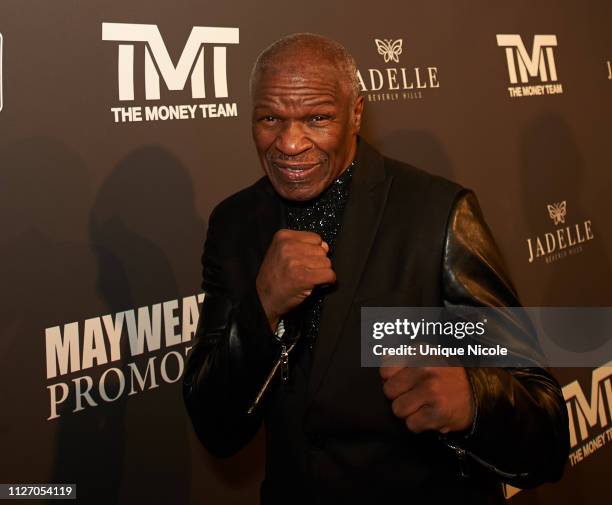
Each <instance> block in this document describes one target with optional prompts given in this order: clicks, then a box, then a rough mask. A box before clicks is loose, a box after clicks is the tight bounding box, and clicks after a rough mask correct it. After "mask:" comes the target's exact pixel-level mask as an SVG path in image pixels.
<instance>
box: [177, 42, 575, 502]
mask: <svg viewBox="0 0 612 505" xmlns="http://www.w3.org/2000/svg"><path fill="white" fill-rule="evenodd" d="M251 94H252V99H253V138H254V140H255V145H256V148H257V152H258V155H259V159H260V162H261V165H262V167H263V169H264V172H265V177H263V178H261V179H260V180H258V181H257V182H256V183H255V184H254V185H253V186H250V187H248V188H246V189H244V190H242V191H240V192H239V193H237V194H235V195H233V196H231V197H229V198H228V199H226V200H225V201H223V202H222V203H220V204H219V205H218V206H217V207H216V208H215V210H214V211H213V213H212V214H211V216H210V221H209V229H208V235H207V239H206V243H205V247H204V256H203V265H204V279H203V289H204V291H205V292H206V298H205V301H204V304H203V307H202V314H201V319H200V327H199V331H198V336H197V341H196V343H195V345H194V348H193V350H192V352H191V355H190V358H189V362H188V366H187V370H186V373H185V378H184V397H185V402H186V405H187V408H188V411H189V414H190V416H191V418H192V420H193V425H194V428H195V431H196V433H197V435H198V437H199V438H200V440H201V441H202V443H203V444H204V446H205V447H206V448H207V449H208V450H209V451H210V452H211V453H212V454H214V455H217V456H219V457H225V456H230V455H232V454H234V453H235V452H237V451H238V450H240V449H241V448H242V447H244V446H245V445H246V444H247V443H248V442H249V441H250V440H251V439H252V437H253V436H254V435H255V433H256V432H257V431H258V430H259V428H260V427H261V425H262V422H263V423H264V424H265V428H266V435H267V437H266V441H267V442H266V443H267V460H266V478H265V481H264V483H263V484H262V503H352V504H359V503H377V502H378V501H379V500H381V499H383V498H385V497H392V496H402V497H403V499H404V500H406V501H407V502H410V501H413V502H415V503H418V502H420V501H419V500H425V499H427V500H429V501H431V502H433V503H438V502H441V501H442V500H448V501H450V502H452V503H469V504H475V503H492V502H497V501H502V500H503V499H502V494H501V489H500V488H501V486H500V481H505V482H510V483H512V484H514V485H518V486H522V487H529V486H535V485H537V484H539V483H542V482H544V481H547V480H555V479H558V478H559V477H560V475H561V472H562V469H563V466H564V462H565V459H566V457H567V451H568V441H567V438H568V435H567V419H566V416H565V406H564V402H563V399H562V396H561V392H560V390H559V386H558V384H557V383H556V381H555V380H554V379H553V378H552V377H551V376H550V375H549V374H547V373H546V372H545V371H544V370H542V369H539V368H529V369H525V368H523V369H476V368H470V369H464V368H461V367H449V368H401V367H393V368H391V367H388V368H382V369H380V370H377V369H372V368H361V366H360V339H359V334H360V333H359V316H360V310H359V309H360V307H361V306H362V305H373V306H376V305H378V306H390V305H406V306H441V305H443V304H445V303H451V304H456V305H475V306H515V305H518V300H517V297H516V294H515V292H514V289H513V288H512V285H511V283H510V281H509V279H508V277H507V275H506V273H505V271H504V268H503V264H502V261H501V258H500V255H499V253H498V251H497V248H496V247H495V244H494V242H493V239H492V238H491V235H490V233H489V231H488V228H487V227H486V225H485V223H484V221H483V218H482V215H481V212H480V210H479V208H478V205H477V202H476V199H475V196H474V195H473V193H471V192H470V191H467V190H465V189H463V188H461V187H460V186H458V185H456V184H454V183H451V182H449V181H447V180H444V179H442V178H439V177H434V176H432V175H429V174H427V173H425V172H422V171H420V170H418V169H415V168H413V167H410V166H408V165H405V164H403V163H400V162H398V161H393V160H390V159H387V158H384V157H383V156H381V155H380V154H378V153H377V152H376V151H375V150H374V149H373V148H372V147H370V146H369V145H368V144H367V143H366V142H365V141H364V140H363V139H361V138H359V137H358V133H359V128H360V124H361V117H362V112H363V97H361V96H359V89H358V84H357V81H356V68H355V62H354V60H353V58H352V57H351V56H350V55H349V54H348V52H347V51H346V49H345V48H344V47H342V46H341V45H340V44H338V43H336V42H334V41H332V40H329V39H327V38H324V37H321V36H318V35H312V34H296V35H291V36H288V37H285V38H283V39H281V40H279V41H277V42H276V43H274V44H273V45H272V46H270V47H268V48H267V49H266V50H265V51H264V52H263V53H262V54H261V55H260V56H259V58H258V60H257V62H256V63H255V66H254V68H253V72H252V77H251Z"/></svg>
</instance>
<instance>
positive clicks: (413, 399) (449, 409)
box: [380, 366, 474, 433]
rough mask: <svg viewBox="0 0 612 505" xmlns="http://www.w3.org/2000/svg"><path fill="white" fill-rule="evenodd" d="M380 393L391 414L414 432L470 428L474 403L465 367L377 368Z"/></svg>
mask: <svg viewBox="0 0 612 505" xmlns="http://www.w3.org/2000/svg"><path fill="white" fill-rule="evenodd" d="M380 375H381V377H382V378H383V381H384V384H383V391H384V393H385V396H386V397H387V398H388V399H389V400H391V408H392V410H393V413H394V414H395V415H396V416H397V417H399V418H400V419H403V420H404V422H405V423H406V426H407V427H408V429H409V430H410V431H412V432H414V433H420V432H422V431H427V430H436V431H438V432H440V433H448V432H451V431H461V430H465V429H467V428H469V427H470V426H471V425H472V421H473V419H474V401H473V398H472V396H473V394H472V388H471V386H470V383H469V380H468V377H467V373H466V371H465V368H461V367H439V368H437V367H431V368H403V367H397V366H388V367H381V368H380Z"/></svg>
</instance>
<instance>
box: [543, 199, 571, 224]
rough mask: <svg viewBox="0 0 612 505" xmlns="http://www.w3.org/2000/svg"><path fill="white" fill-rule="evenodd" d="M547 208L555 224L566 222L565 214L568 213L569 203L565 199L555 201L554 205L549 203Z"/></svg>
mask: <svg viewBox="0 0 612 505" xmlns="http://www.w3.org/2000/svg"><path fill="white" fill-rule="evenodd" d="M546 208H547V209H548V215H549V216H550V218H551V219H552V220H553V223H555V226H556V225H558V224H559V223H563V224H565V214H566V213H567V204H566V201H565V200H563V201H562V202H559V203H553V204H552V205H550V204H549V205H547V206H546Z"/></svg>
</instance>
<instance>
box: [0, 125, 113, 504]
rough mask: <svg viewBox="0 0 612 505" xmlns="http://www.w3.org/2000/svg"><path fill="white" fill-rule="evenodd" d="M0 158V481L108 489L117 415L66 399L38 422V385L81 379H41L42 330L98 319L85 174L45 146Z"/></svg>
mask: <svg viewBox="0 0 612 505" xmlns="http://www.w3.org/2000/svg"><path fill="white" fill-rule="evenodd" d="M0 159H2V160H3V163H4V164H5V166H4V167H3V170H2V171H1V172H0V226H1V227H2V230H3V233H2V234H1V236H0V250H1V255H2V261H1V262H0V268H1V269H2V272H1V276H2V280H3V288H4V293H5V297H4V299H3V303H2V309H1V310H2V317H0V325H1V331H2V340H1V349H0V382H1V383H2V384H3V385H5V386H3V387H2V388H1V393H0V394H1V395H2V396H1V398H0V402H1V403H2V405H10V406H11V408H8V409H6V410H5V411H4V412H3V415H2V416H1V421H0V423H1V424H2V425H1V426H0V432H1V433H2V438H3V444H2V445H3V450H2V471H1V472H0V473H1V474H2V476H3V477H4V478H5V479H6V481H7V482H8V481H12V482H73V483H74V482H76V483H79V482H80V483H83V484H88V483H89V482H98V483H100V482H102V480H101V479H100V478H98V477H94V476H100V475H104V476H105V479H104V480H105V481H107V482H110V483H111V486H112V483H113V482H117V481H118V479H119V475H120V473H121V462H122V460H121V458H120V457H119V456H118V455H120V454H121V453H122V447H123V439H122V437H120V436H117V431H116V430H115V429H114V427H113V426H112V425H109V424H108V423H107V421H108V420H109V419H114V418H116V417H119V423H120V413H119V414H118V413H117V412H114V411H109V410H105V409H103V408H100V409H94V408H91V409H85V410H84V411H82V412H78V413H74V414H73V413H72V410H73V409H74V407H75V405H74V395H72V397H70V398H69V399H68V400H66V401H65V402H64V403H63V404H61V405H60V406H59V408H58V410H57V414H59V418H55V419H51V420H47V418H48V417H50V414H51V408H50V396H49V392H48V390H47V386H48V385H52V384H56V383H60V382H65V383H67V384H68V385H70V384H71V382H70V378H73V377H75V376H80V375H82V374H80V373H75V374H72V375H69V376H60V377H56V378H52V379H50V380H47V379H46V368H45V328H47V327H52V326H56V325H63V324H64V323H68V322H72V321H81V320H83V319H84V318H86V317H89V316H90V315H95V314H99V313H105V312H106V311H108V306H107V305H106V304H105V301H104V300H103V299H102V298H100V297H99V296H98V294H97V290H96V285H95V279H96V270H97V267H98V262H97V258H96V255H95V254H94V252H92V248H91V245H90V244H89V243H88V233H87V220H88V218H87V216H88V213H89V208H90V201H91V200H90V184H91V181H90V177H89V174H88V172H87V167H86V165H85V163H84V161H83V160H82V159H81V158H80V157H79V155H78V154H77V153H76V152H74V151H73V150H72V149H71V148H70V147H69V146H67V145H66V144H64V143H62V142H60V141H58V140H56V139H52V138H47V137H36V138H29V139H23V140H20V141H19V142H16V143H14V144H12V145H9V146H8V147H5V148H2V149H1V152H0ZM81 338H82V337H81ZM67 377H68V378H67ZM111 410H112V407H111ZM85 487H87V486H85ZM100 491H101V493H102V495H101V498H102V499H107V498H108V499H111V500H112V499H113V497H114V494H113V488H112V487H110V490H109V488H108V487H104V488H101V490H100ZM106 503H109V502H108V501H106Z"/></svg>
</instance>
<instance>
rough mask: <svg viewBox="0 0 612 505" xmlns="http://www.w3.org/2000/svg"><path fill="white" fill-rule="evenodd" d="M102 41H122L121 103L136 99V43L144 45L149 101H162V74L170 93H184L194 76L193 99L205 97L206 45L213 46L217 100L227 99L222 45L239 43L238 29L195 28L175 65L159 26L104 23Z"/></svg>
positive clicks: (120, 55)
mask: <svg viewBox="0 0 612 505" xmlns="http://www.w3.org/2000/svg"><path fill="white" fill-rule="evenodd" d="M102 40H110V41H114V42H121V43H120V44H119V62H118V74H119V100H134V45H135V44H136V43H137V42H144V43H145V46H144V52H145V53H144V54H145V63H144V70H145V96H146V98H147V100H159V75H160V74H161V76H162V77H163V79H164V82H165V83H166V86H168V89H169V90H171V91H175V90H182V89H183V88H184V87H185V84H186V82H187V78H188V77H189V76H190V75H191V96H192V98H206V89H205V86H204V47H203V45H204V44H213V58H214V60H213V61H214V67H213V73H214V83H215V97H217V98H226V97H227V96H228V95H227V70H226V47H225V46H224V45H222V44H238V28H217V27H210V26H194V27H193V28H192V30H191V33H190V34H189V38H188V39H187V43H186V44H185V47H184V49H183V53H182V54H181V56H180V58H179V61H178V63H177V65H176V66H174V65H173V63H172V60H171V59H170V55H169V54H168V50H167V49H166V46H165V44H164V41H163V39H162V36H161V34H160V33H159V28H157V26H156V25H141V24H128V23H102ZM194 63H195V64H194ZM155 64H157V67H156V66H155Z"/></svg>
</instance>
